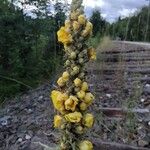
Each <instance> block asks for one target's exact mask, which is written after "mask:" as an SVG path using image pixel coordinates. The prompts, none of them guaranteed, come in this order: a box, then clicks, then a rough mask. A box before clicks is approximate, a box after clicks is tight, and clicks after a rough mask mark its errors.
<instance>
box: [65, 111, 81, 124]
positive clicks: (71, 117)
mask: <svg viewBox="0 0 150 150" xmlns="http://www.w3.org/2000/svg"><path fill="white" fill-rule="evenodd" d="M65 118H66V120H67V121H68V122H72V123H79V122H80V121H81V118H82V114H81V113H80V112H74V113H69V114H67V115H65Z"/></svg>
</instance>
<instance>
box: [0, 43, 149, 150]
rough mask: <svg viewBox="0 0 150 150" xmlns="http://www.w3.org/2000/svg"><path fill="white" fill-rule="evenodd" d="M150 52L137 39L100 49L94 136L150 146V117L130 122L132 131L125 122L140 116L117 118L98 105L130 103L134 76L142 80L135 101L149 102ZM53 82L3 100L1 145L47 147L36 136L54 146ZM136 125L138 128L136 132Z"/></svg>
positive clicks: (94, 81) (93, 77)
mask: <svg viewBox="0 0 150 150" xmlns="http://www.w3.org/2000/svg"><path fill="white" fill-rule="evenodd" d="M149 52H150V49H148V48H145V47H143V46H139V45H137V44H129V43H128V44H127V43H120V42H114V43H113V47H111V48H110V49H106V50H105V51H104V52H102V53H101V54H100V56H101V57H99V60H98V62H97V63H94V64H91V67H88V80H89V83H90V88H91V90H92V91H93V92H95V94H96V101H95V103H94V104H93V106H92V107H91V110H93V113H94V112H97V113H95V115H96V123H95V126H94V128H93V130H92V131H93V132H92V133H90V137H91V136H93V137H94V138H97V139H100V138H101V139H103V141H115V142H119V143H127V144H131V145H134V146H137V145H138V146H147V147H148V146H149V142H150V141H149V139H150V133H149V131H150V130H149V129H150V128H149V126H148V122H149V121H150V118H148V117H147V116H141V117H142V118H144V119H142V121H141V122H142V123H141V122H140V123H139V120H138V122H136V121H137V120H136V121H135V122H136V123H137V124H136V126H134V125H135V124H133V127H132V126H130V124H129V127H130V129H131V131H127V130H128V128H125V126H124V124H125V122H129V121H130V119H135V118H134V117H133V118H132V116H131V118H130V119H128V120H127V119H124V120H120V118H113V119H112V118H108V117H104V115H103V114H102V112H101V111H100V110H99V109H100V108H102V107H105V108H107V107H111V108H113V107H117V108H122V107H124V106H126V105H129V103H128V102H129V101H128V98H129V97H130V96H131V95H132V93H133V92H132V91H133V88H134V87H135V82H134V81H137V82H138V83H136V85H137V88H138V89H140V90H142V91H139V93H140V94H139V93H137V94H136V97H135V98H134V99H136V101H135V103H133V104H134V106H133V107H136V108H146V109H149V108H150V106H149V102H150V96H149V94H150V72H149V68H150V57H149V54H150V53H149ZM139 54H140V55H139ZM120 60H121V61H120ZM52 86H53V85H52V83H48V84H46V85H43V86H41V87H39V88H37V89H35V90H33V91H29V92H28V93H26V94H24V95H22V96H21V97H17V98H16V99H14V100H10V101H7V102H6V103H5V104H4V105H3V106H2V108H1V110H0V150H42V149H43V148H42V147H41V146H39V144H37V142H41V143H43V144H46V145H49V146H53V143H56V141H57V131H56V130H54V128H53V127H52V125H53V124H52V121H53V115H54V110H53V107H52V103H51V101H50V100H49V93H50V90H51V89H52ZM131 104H132V103H131ZM140 119H141V118H140ZM125 125H127V124H125ZM134 128H136V129H138V131H136V132H135V130H134ZM132 132H133V133H132ZM129 133H132V134H129ZM91 134H92V135H91ZM128 137H130V138H129V139H128Z"/></svg>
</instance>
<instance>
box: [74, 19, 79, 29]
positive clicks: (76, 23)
mask: <svg viewBox="0 0 150 150" xmlns="http://www.w3.org/2000/svg"><path fill="white" fill-rule="evenodd" d="M79 28H80V24H79V23H78V22H77V21H74V22H73V30H74V31H77V30H79Z"/></svg>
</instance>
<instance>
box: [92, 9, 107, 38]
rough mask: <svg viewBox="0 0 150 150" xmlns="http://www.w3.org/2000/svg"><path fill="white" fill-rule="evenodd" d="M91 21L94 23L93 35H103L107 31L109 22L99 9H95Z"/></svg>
mask: <svg viewBox="0 0 150 150" xmlns="http://www.w3.org/2000/svg"><path fill="white" fill-rule="evenodd" d="M90 21H91V23H92V24H94V27H93V36H96V35H97V34H99V35H101V36H103V35H104V34H105V32H106V29H107V26H108V23H107V22H106V20H105V19H103V18H102V16H101V13H100V11H99V10H94V11H93V13H92V16H91V18H90Z"/></svg>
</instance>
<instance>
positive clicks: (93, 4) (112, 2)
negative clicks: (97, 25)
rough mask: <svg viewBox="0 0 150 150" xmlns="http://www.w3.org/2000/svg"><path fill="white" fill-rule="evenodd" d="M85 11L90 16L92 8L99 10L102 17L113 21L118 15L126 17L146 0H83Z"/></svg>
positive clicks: (146, 3) (146, 2) (145, 2)
mask: <svg viewBox="0 0 150 150" xmlns="http://www.w3.org/2000/svg"><path fill="white" fill-rule="evenodd" d="M83 1H84V2H83V3H84V6H85V12H86V14H87V16H90V15H91V13H92V11H93V10H94V9H98V10H100V11H101V13H102V16H103V18H105V19H106V20H107V21H109V22H114V21H115V20H116V19H117V18H118V17H119V16H121V17H122V18H123V17H127V16H129V15H130V14H133V13H134V12H135V11H137V9H139V8H141V7H142V6H143V5H148V1H146V0H83Z"/></svg>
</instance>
